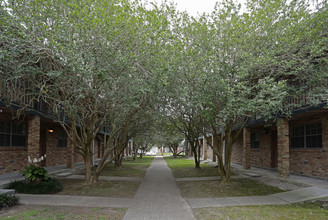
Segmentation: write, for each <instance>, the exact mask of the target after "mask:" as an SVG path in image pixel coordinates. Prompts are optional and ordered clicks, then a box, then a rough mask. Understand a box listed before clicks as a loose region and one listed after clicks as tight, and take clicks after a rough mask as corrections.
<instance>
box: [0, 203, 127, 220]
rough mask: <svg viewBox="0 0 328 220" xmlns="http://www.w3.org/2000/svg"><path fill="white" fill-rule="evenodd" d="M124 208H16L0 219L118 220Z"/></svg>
mask: <svg viewBox="0 0 328 220" xmlns="http://www.w3.org/2000/svg"><path fill="white" fill-rule="evenodd" d="M125 212H126V208H88V207H67V206H25V205H21V206H16V207H13V208H11V209H6V210H2V211H0V219H24V220H26V219H109V220H120V219H122V218H123V216H124V214H125Z"/></svg>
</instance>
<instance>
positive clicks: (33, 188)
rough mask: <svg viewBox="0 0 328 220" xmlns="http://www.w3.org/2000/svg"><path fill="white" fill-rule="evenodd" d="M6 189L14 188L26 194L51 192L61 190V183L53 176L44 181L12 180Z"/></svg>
mask: <svg viewBox="0 0 328 220" xmlns="http://www.w3.org/2000/svg"><path fill="white" fill-rule="evenodd" d="M5 188H6V189H15V190H16V192H17V193H26V194H52V193H57V192H60V191H62V190H63V184H62V183H61V182H60V181H59V180H58V179H55V178H48V180H46V181H40V182H29V181H26V180H20V181H13V182H11V183H9V184H8V185H7V186H6V187H5Z"/></svg>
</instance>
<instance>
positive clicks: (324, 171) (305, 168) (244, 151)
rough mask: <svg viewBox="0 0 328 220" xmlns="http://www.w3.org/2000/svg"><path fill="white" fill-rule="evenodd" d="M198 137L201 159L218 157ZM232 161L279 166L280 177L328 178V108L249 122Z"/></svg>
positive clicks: (258, 165)
mask: <svg viewBox="0 0 328 220" xmlns="http://www.w3.org/2000/svg"><path fill="white" fill-rule="evenodd" d="M199 141H200V145H201V146H202V149H201V157H202V159H204V160H207V159H209V160H213V161H216V156H215V155H214V154H213V150H212V149H211V147H210V146H209V145H207V144H206V141H205V142H204V141H203V138H200V140H199ZM187 151H188V150H187ZM188 152H191V151H190V149H189V151H188ZM231 161H232V163H236V164H242V165H243V167H244V168H245V169H250V167H260V168H266V169H273V170H277V171H278V175H279V176H281V177H288V176H289V174H290V173H292V174H300V175H306V176H314V177H319V178H328V109H327V108H325V107H324V105H322V106H319V107H307V108H302V109H298V110H297V111H294V112H293V115H292V117H290V118H281V119H279V120H277V121H276V122H267V123H265V122H263V121H261V120H258V121H256V120H254V121H251V122H249V123H248V125H247V126H246V127H245V128H244V129H243V132H242V133H241V134H240V135H239V137H238V139H237V140H236V142H235V143H234V145H233V150H232V158H231Z"/></svg>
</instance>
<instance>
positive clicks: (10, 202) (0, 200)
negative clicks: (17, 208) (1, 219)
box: [0, 194, 19, 209]
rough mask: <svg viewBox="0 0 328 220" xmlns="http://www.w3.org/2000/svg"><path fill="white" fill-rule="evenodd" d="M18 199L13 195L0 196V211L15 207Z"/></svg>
mask: <svg viewBox="0 0 328 220" xmlns="http://www.w3.org/2000/svg"><path fill="white" fill-rule="evenodd" d="M18 202H19V198H18V197H17V196H14V195H8V194H0V209H2V208H9V207H12V206H14V205H17V204H18Z"/></svg>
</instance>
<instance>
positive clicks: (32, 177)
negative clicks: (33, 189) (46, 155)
mask: <svg viewBox="0 0 328 220" xmlns="http://www.w3.org/2000/svg"><path fill="white" fill-rule="evenodd" d="M19 173H20V174H22V175H23V176H25V178H26V179H27V180H28V181H29V182H35V181H45V180H48V179H49V178H50V177H49V174H48V171H47V170H45V169H44V168H43V167H37V166H35V165H33V164H30V165H29V166H28V167H25V170H22V171H19Z"/></svg>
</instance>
